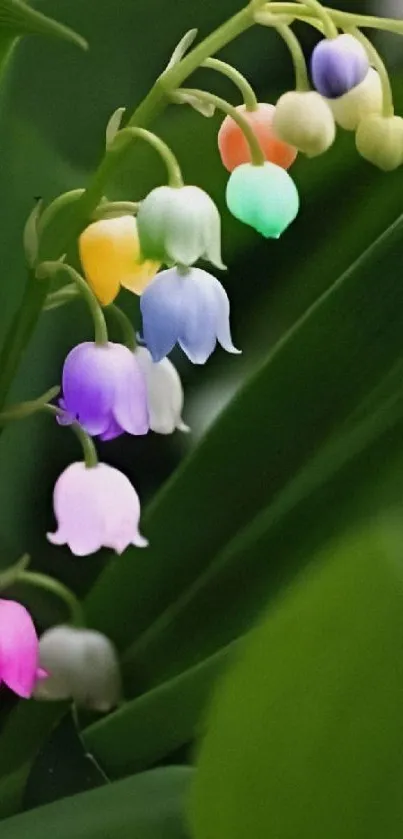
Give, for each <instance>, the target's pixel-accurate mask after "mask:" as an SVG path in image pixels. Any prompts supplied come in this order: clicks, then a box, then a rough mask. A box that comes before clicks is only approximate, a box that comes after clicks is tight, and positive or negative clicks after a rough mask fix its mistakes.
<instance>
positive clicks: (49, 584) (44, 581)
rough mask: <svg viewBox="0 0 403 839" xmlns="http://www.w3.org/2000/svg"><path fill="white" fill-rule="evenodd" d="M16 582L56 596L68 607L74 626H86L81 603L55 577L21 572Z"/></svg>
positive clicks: (34, 572)
mask: <svg viewBox="0 0 403 839" xmlns="http://www.w3.org/2000/svg"><path fill="white" fill-rule="evenodd" d="M15 582H16V583H23V584H24V585H28V586H35V587H36V588H41V589H42V590H43V591H49V592H50V593H51V594H54V595H56V597H59V598H60V600H63V602H64V603H65V605H66V606H67V608H68V610H69V612H70V616H71V623H72V624H73V626H77V627H80V626H85V618H84V612H83V608H82V606H81V603H80V601H79V600H78V599H77V597H76V596H75V594H73V592H72V591H71V590H70V589H69V588H67V586H65V585H63V583H61V582H59V580H55V579H54V578H53V577H48V575H47V574H40V573H38V572H36V571H20V573H19V574H18V576H17V578H16V580H15Z"/></svg>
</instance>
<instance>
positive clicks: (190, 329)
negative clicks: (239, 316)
mask: <svg viewBox="0 0 403 839" xmlns="http://www.w3.org/2000/svg"><path fill="white" fill-rule="evenodd" d="M140 309H141V314H142V317H143V334H144V340H145V343H146V346H147V348H148V349H149V351H150V353H151V356H152V358H153V360H154V361H161V359H162V358H164V357H165V356H166V355H168V353H170V352H171V350H172V349H173V347H174V346H175V344H176V343H178V344H179V346H180V347H182V349H183V351H184V352H185V353H186V355H187V356H188V358H189V359H190V361H192V362H193V364H204V363H205V362H206V361H207V359H208V357H209V356H210V355H211V353H212V352H213V350H214V348H215V345H216V342H217V341H218V342H219V343H220V344H221V346H222V347H223V349H224V350H227V352H231V353H237V352H238V350H237V349H236V348H235V347H234V345H233V343H232V338H231V332H230V326H229V300H228V296H227V294H226V291H225V289H224V288H223V286H222V285H221V283H220V282H219V281H218V280H217V279H216V278H215V277H213V276H212V275H211V274H208V273H207V271H202V270H201V268H192V269H190V270H189V271H186V272H179V271H178V270H177V269H176V268H171V269H169V270H167V271H161V273H160V274H157V276H156V277H155V278H154V280H153V281H152V282H151V283H150V285H149V286H148V288H147V289H146V290H145V292H144V294H143V295H142V297H141V299H140Z"/></svg>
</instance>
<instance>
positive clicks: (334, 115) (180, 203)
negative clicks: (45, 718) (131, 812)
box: [0, 0, 403, 711]
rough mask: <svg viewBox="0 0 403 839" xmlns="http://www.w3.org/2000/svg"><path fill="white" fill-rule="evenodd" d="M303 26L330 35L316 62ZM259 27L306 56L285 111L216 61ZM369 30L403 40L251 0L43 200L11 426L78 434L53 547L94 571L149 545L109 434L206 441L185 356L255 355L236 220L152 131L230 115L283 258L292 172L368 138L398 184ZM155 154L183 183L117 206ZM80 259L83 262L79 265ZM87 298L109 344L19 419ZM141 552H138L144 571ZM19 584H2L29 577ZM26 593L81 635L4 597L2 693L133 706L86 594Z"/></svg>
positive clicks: (78, 354)
mask: <svg viewBox="0 0 403 839" xmlns="http://www.w3.org/2000/svg"><path fill="white" fill-rule="evenodd" d="M35 14H36V13H35ZM294 21H302V22H305V23H306V24H307V25H309V26H312V27H314V29H315V30H316V31H317V33H319V34H318V42H317V44H316V46H315V48H314V49H313V51H312V55H311V56H310V61H309V63H307V62H306V59H305V56H304V53H303V51H302V48H301V45H300V43H299V41H298V38H297V36H296V34H295V32H294V31H293V29H292V25H293V23H294ZM254 26H262V27H267V28H268V29H271V30H272V31H273V32H275V33H276V34H277V35H278V37H281V38H282V39H283V40H284V42H285V44H286V46H287V48H288V51H289V54H290V59H291V61H292V64H293V68H294V75H295V84H294V86H293V89H292V90H288V91H283V92H282V94H281V96H280V97H279V99H278V101H277V102H258V101H257V98H256V95H255V93H254V91H253V89H252V87H251V85H250V84H249V82H248V81H247V79H245V78H244V77H243V76H242V74H241V73H240V72H239V71H238V70H237V69H236V68H235V67H233V66H231V65H229V64H227V63H225V62H223V61H221V60H220V59H219V58H216V57H215V56H216V54H217V53H218V52H219V51H220V49H221V48H222V47H224V46H225V45H226V44H228V43H229V42H230V41H232V40H233V39H234V38H236V37H238V36H240V35H242V33H243V32H245V31H246V30H248V29H251V28H252V27H254ZM363 28H369V29H371V28H375V29H377V28H378V29H382V30H385V31H389V32H391V33H396V34H400V35H402V34H403V21H398V20H390V19H386V18H379V17H369V16H362V15H360V14H355V13H350V12H341V11H338V10H336V9H328V8H327V7H325V6H323V5H321V3H319V2H318V0H305V2H284V3H282V2H261V0H251V2H250V3H249V4H248V5H247V6H246V7H245V8H244V9H242V10H241V11H239V12H238V13H237V14H235V15H234V17H232V18H231V19H230V20H229V21H227V23H225V24H223V25H222V26H221V27H220V28H219V29H218V30H217V31H216V32H214V33H212V34H211V35H209V36H208V37H207V38H206V39H205V40H204V41H202V42H200V43H198V44H196V45H195V46H194V45H193V41H194V39H195V37H196V35H197V32H196V30H192V31H191V32H190V33H187V34H186V35H185V36H184V37H183V38H182V39H181V41H180V42H179V44H178V46H177V47H176V48H175V50H174V53H173V55H172V57H171V59H170V61H169V62H168V64H167V67H166V68H165V70H164V71H163V72H162V73H161V75H160V77H159V78H158V79H157V81H156V83H155V85H154V87H153V88H152V89H151V91H150V92H149V93H148V94H147V96H146V97H145V99H144V100H143V102H141V103H140V104H139V105H138V107H137V109H136V110H135V111H134V113H133V114H132V115H131V116H129V118H126V111H125V108H122V107H118V108H117V109H116V111H115V113H114V114H113V115H112V117H111V119H110V120H109V122H108V125H107V130H106V148H105V154H104V157H103V159H102V161H101V162H100V165H99V167H98V169H97V170H96V172H95V173H94V175H93V177H92V179H91V180H90V182H89V184H88V186H87V188H86V189H77V190H74V191H71V192H68V193H65V194H64V195H61V196H58V197H57V198H56V199H55V200H54V201H53V202H51V203H50V204H49V205H48V206H43V205H42V203H41V202H39V203H38V204H36V206H35V208H34V210H33V211H32V213H31V215H30V217H29V219H28V221H27V224H26V226H25V230H24V236H23V243H24V249H25V255H26V261H27V266H28V280H27V287H26V291H25V295H24V298H23V300H22V303H21V306H20V308H19V310H18V311H17V312H16V315H15V319H14V321H13V323H12V324H11V326H10V331H9V334H8V336H7V338H6V340H5V343H4V347H3V350H2V353H1V355H0V408H1V413H0V424H1V425H5V424H6V423H9V422H12V421H14V420H23V419H24V418H25V417H28V416H30V415H32V414H33V413H40V412H42V413H43V414H47V415H48V419H47V421H48V422H50V421H52V422H55V423H56V422H57V423H58V425H59V428H60V434H63V433H68V431H69V430H72V431H73V432H74V433H75V434H76V435H77V437H78V440H79V443H80V445H81V447H82V458H81V459H79V460H77V461H76V462H74V463H72V464H70V465H69V466H68V467H67V468H66V469H65V470H64V472H63V473H62V474H61V475H60V477H59V478H58V479H57V481H56V485H55V489H54V499H53V500H54V514H55V519H56V524H55V527H54V529H53V530H51V531H50V532H49V533H48V534H47V535H48V539H49V540H50V542H52V543H53V544H54V545H57V546H59V545H67V546H68V548H69V549H70V551H71V552H72V554H74V555H75V556H77V557H86V556H88V555H90V554H93V553H95V552H96V551H98V550H99V549H100V548H107V549H110V550H111V551H113V552H115V553H116V554H121V553H122V552H123V551H125V550H126V549H127V548H128V547H129V546H132V548H134V549H136V548H146V547H147V544H148V542H147V533H145V534H144V535H143V533H142V532H141V531H140V517H141V515H140V514H141V510H140V500H139V497H138V495H137V492H136V490H135V489H134V487H133V486H132V485H131V483H130V481H129V480H128V478H127V477H126V476H125V475H124V474H123V472H121V471H119V470H118V469H116V468H114V467H112V466H110V465H108V464H107V463H100V462H99V461H98V455H97V451H96V448H95V444H94V438H95V439H100V440H102V441H103V442H104V443H108V441H111V440H113V439H114V438H116V437H119V436H121V435H123V434H129V435H134V436H137V437H144V446H145V447H146V446H147V436H148V435H149V434H150V433H152V432H154V433H158V434H163V435H167V434H172V433H174V432H176V431H177V430H179V431H182V432H185V431H189V429H188V427H187V425H186V424H185V422H184V419H183V417H182V412H183V407H184V394H183V388H182V383H181V380H180V377H179V374H178V372H177V370H176V369H175V367H174V365H173V364H172V361H171V360H170V359H169V358H168V356H169V355H170V353H171V351H172V350H173V349H174V347H176V346H178V347H179V348H180V349H181V350H182V351H183V353H184V354H185V356H187V359H189V360H190V362H192V363H194V364H198V365H200V364H205V363H206V362H207V360H208V359H209V357H210V356H211V354H212V353H213V351H214V350H215V349H216V347H217V345H218V346H219V347H221V348H222V349H224V350H225V351H226V352H228V353H230V354H233V355H237V354H238V353H239V350H238V349H237V346H236V343H237V342H236V340H235V343H234V341H233V338H232V334H231V326H232V327H233V328H234V330H235V333H236V324H231V326H230V298H231V278H230V276H227V275H223V274H222V273H221V272H223V271H224V270H225V254H224V255H223V254H222V243H221V232H222V225H225V223H226V218H225V215H224V218H223V219H221V218H220V214H219V211H218V208H217V206H216V204H215V203H214V201H213V200H212V198H211V197H210V196H209V195H208V194H207V193H206V192H205V191H204V190H203V189H201V187H200V186H199V185H198V184H197V183H186V182H185V180H184V177H183V173H182V170H181V166H180V161H178V159H177V157H176V155H175V153H174V151H173V150H172V149H171V148H170V147H169V146H168V145H167V143H166V142H164V141H163V140H162V139H161V138H159V137H158V136H157V135H156V134H154V133H153V132H152V131H151V130H150V129H149V126H150V124H151V123H152V121H153V119H154V118H155V117H156V116H158V115H159V114H160V113H161V111H162V110H163V109H164V108H165V107H169V106H172V107H176V106H178V105H181V106H182V107H192V108H194V109H195V110H196V111H197V112H198V113H199V114H200V115H201V118H202V117H207V118H211V117H213V116H214V115H215V114H216V112H220V113H221V114H222V120H221V124H220V126H218V133H217V147H218V148H217V154H218V155H219V156H220V158H221V162H222V165H223V167H224V168H225V170H226V171H227V173H228V179H227V185H226V193H225V198H226V204H227V208H228V211H229V212H230V213H231V214H232V215H233V216H234V217H235V218H236V219H237V220H238V221H239V223H241V224H242V223H243V224H246V225H248V226H250V227H251V228H253V229H254V230H255V231H257V233H258V234H260V235H261V236H263V237H265V239H267V240H270V241H268V244H267V248H268V253H269V252H270V251H269V249H270V248H275V247H276V243H275V240H277V239H278V238H279V237H280V236H282V235H287V230H288V228H289V226H290V225H291V224H292V223H294V222H295V220H296V219H297V216H298V212H299V207H300V202H301V203H302V204H303V201H304V195H303V194H302V195H301V196H299V193H298V189H297V186H296V184H295V182H294V178H293V174H290V172H291V173H293V166H294V165H295V163H296V161H298V159H299V158H300V157H301V156H306V157H307V158H309V159H310V163H309V165H310V166H314V165H315V158H316V157H317V156H318V155H322V154H324V153H326V152H327V151H328V150H329V149H330V148H331V146H332V145H333V143H334V142H335V140H336V138H337V132H338V131H340V130H346V131H353V132H355V135H356V147H357V151H358V153H359V154H361V155H362V157H363V158H365V159H366V160H367V161H369V162H370V163H372V164H374V165H376V166H378V167H379V168H381V169H383V170H385V171H391V170H393V169H396V168H397V167H398V166H400V165H401V164H402V163H403V120H402V118H401V117H399V116H397V115H395V113H394V107H393V95H392V89H391V84H390V80H389V76H388V73H387V70H386V67H385V65H384V63H383V61H382V59H381V57H380V55H379V54H378V52H377V51H376V50H375V48H374V46H373V45H372V42H371V41H370V40H368V38H367V37H366V36H364V35H363V33H362V29H363ZM199 68H200V69H202V70H203V71H205V72H206V80H207V77H208V73H209V72H210V73H213V74H214V73H220V74H223V75H224V76H226V77H227V78H228V79H230V80H231V81H232V82H233V84H234V89H235V90H236V95H237V96H238V101H237V102H236V103H235V104H232V103H230V102H228V101H227V100H225V99H223V98H221V97H219V96H217V95H216V94H215V93H214V92H212V91H210V90H206V89H203V90H201V89H198V88H194V87H192V86H191V85H190V86H188V85H187V83H186V82H187V79H188V78H189V77H190V76H191V75H192V74H193V72H194V71H195V70H197V69H199ZM239 96H240V97H241V101H240V102H239ZM200 130H201V132H202V130H203V129H202V126H201V129H200ZM139 142H146V143H148V144H149V145H150V146H151V147H152V148H153V149H154V151H155V152H156V154H157V155H159V157H160V159H161V160H162V161H163V163H164V165H165V170H166V177H165V178H163V179H162V182H161V183H160V184H159V185H158V186H156V187H155V188H154V189H153V190H151V192H150V193H149V194H148V195H129V194H125V195H122V196H121V197H120V199H119V200H118V201H111V200H109V198H108V196H107V192H108V188H109V181H110V178H111V176H112V175H113V174H114V172H115V170H116V168H117V167H118V166H119V165H120V163H121V161H122V159H123V158H125V157H126V156H128V154H129V152H130V154H132V155H134V153H135V150H136V145H137V144H138V143H139ZM76 252H77V254H78V258H79V263H80V265H79V266H78V265H77V264H74V258H72V257H71V254H74V253H76ZM217 272H220V273H219V276H216V274H217ZM223 277H225V279H223ZM127 293H129V294H130V293H131V294H133V295H135V297H136V298H139V304H138V305H139V311H140V315H141V319H142V327H141V330H140V338H139V339H138V340H139V344H140V345H139V346H137V336H136V333H135V329H134V324H132V323H131V322H130V321H129V319H128V318H127V316H126V315H125V314H124V312H123V310H122V308H121V307H120V306H119V303H120V299H119V298H120V295H124V294H127ZM81 300H83V301H85V303H86V305H87V306H88V310H89V312H90V314H91V317H92V321H93V334H89V336H88V340H86V341H84V342H83V343H80V344H77V345H76V346H72V347H71V348H70V349H69V352H68V354H67V357H66V359H65V360H64V363H63V365H62V369H61V370H60V382H59V383H56V384H55V383H54V382H52V383H50V384H51V385H52V387H51V388H50V389H49V390H48V391H47V393H45V394H44V395H43V396H41V397H38V398H37V399H34V400H31V401H26V402H23V403H21V404H20V405H9V404H8V402H7V400H8V393H9V390H10V387H11V385H12V383H13V379H14V377H15V374H16V372H17V369H18V365H19V361H20V358H21V357H22V355H23V352H24V350H25V349H26V347H27V345H28V343H29V340H30V337H31V334H32V331H33V329H34V327H35V325H36V323H37V320H38V318H39V317H40V316H41V315H42V313H44V316H45V317H48V318H49V317H51V316H52V311H53V310H54V309H55V308H57V307H59V306H64V305H67V304H69V305H71V306H74V305H77V304H78V302H79V301H81ZM116 301H117V302H116ZM110 318H114V319H115V320H116V321H117V324H118V327H119V329H120V341H119V342H112V341H110V339H109V333H108V326H109V319H110ZM229 363H234V364H235V363H236V360H235V359H234V360H233V361H231V362H229ZM55 400H57V402H55ZM136 555H137V554H136V551H135V550H133V556H132V561H133V562H136ZM16 574H17V572H16ZM24 575H25V576H24ZM1 579H2V578H1V575H0V590H1V588H2V585H1ZM10 579H11V578H10ZM10 579H8V578H7V580H6V581H5V583H4V586H3V587H7V585H10V584H11V582H13V581H15V580H14V578H13V580H11V582H10ZM16 579H17V577H16ZM18 579H23V581H24V582H25V583H27V584H31V585H37V586H41V587H43V588H48V589H51V590H53V592H54V593H56V594H58V595H59V596H60V597H61V598H62V599H63V600H64V602H65V605H66V606H67V608H68V611H69V614H70V623H71V625H70V626H61V627H58V628H56V629H52V628H51V629H49V631H47V632H45V634H44V636H43V637H42V639H41V641H40V642H39V641H38V637H37V632H36V629H35V626H34V623H33V621H32V618H31V616H30V615H29V614H28V612H27V610H26V609H25V607H23V606H22V605H21V604H19V603H17V602H15V601H11V600H7V599H0V681H2V682H4V684H6V685H7V686H8V687H9V688H10V689H11V690H13V691H14V692H15V693H16V694H18V696H21V697H29V696H31V695H32V694H33V693H34V694H35V696H36V697H37V698H42V699H47V700H51V699H61V698H72V699H73V700H74V701H75V702H77V703H79V704H84V705H85V706H86V707H90V708H92V709H97V710H102V711H107V710H109V709H110V708H111V707H113V706H114V705H116V704H117V703H118V702H119V701H120V692H121V685H120V675H119V665H118V660H117V654H116V651H115V650H114V648H113V647H112V645H111V644H110V642H109V641H108V639H107V638H105V637H104V636H100V635H99V633H93V632H91V630H89V629H86V628H85V627H84V619H85V618H84V615H83V614H82V610H81V606H80V604H79V603H78V602H77V600H76V598H75V597H74V595H73V594H72V593H71V592H69V590H68V589H66V587H65V586H63V585H62V584H59V583H58V582H57V581H53V580H51V579H50V578H47V577H45V576H44V575H41V574H35V573H34V572H28V571H26V570H25V569H24V568H22V570H21V568H20V567H19V566H18ZM133 598H135V592H134V593H133ZM88 661H91V662H92V664H91V667H92V670H91V673H89V672H88V667H87V663H88Z"/></svg>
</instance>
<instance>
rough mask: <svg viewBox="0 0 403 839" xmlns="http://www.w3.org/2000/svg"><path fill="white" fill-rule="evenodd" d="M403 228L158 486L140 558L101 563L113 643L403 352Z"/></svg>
mask: <svg viewBox="0 0 403 839" xmlns="http://www.w3.org/2000/svg"><path fill="white" fill-rule="evenodd" d="M402 230H403V224H402V222H401V221H400V220H398V221H397V222H396V224H394V225H393V226H392V227H391V228H390V229H389V230H388V231H387V233H385V234H384V235H383V236H382V237H381V238H380V239H379V240H378V241H377V242H376V243H375V244H374V245H373V246H372V247H371V248H370V249H369V250H368V251H367V252H366V253H365V254H364V255H363V257H362V258H361V259H359V260H358V261H357V262H356V263H355V264H354V265H353V266H352V268H351V269H350V270H349V271H347V272H346V273H345V274H344V275H342V277H341V278H340V279H339V280H337V282H336V283H334V285H333V286H332V287H331V288H330V289H329V290H328V291H327V292H326V293H325V294H324V295H322V297H321V298H320V299H319V300H318V301H317V302H316V303H315V304H314V305H313V306H312V307H311V308H310V309H309V311H308V312H307V313H306V314H305V315H304V316H303V317H302V318H301V319H300V320H299V321H298V322H297V324H296V325H295V326H294V327H293V328H292V329H291V330H290V331H289V332H288V333H287V334H286V336H285V337H284V338H283V339H282V340H281V341H280V342H279V343H278V344H277V346H276V347H275V349H274V350H273V352H272V353H271V354H270V356H269V358H268V359H266V360H265V361H264V362H263V364H262V365H261V366H260V367H259V369H258V370H257V372H256V373H255V375H254V376H253V377H252V378H251V379H250V380H249V381H248V382H247V384H246V386H245V387H244V388H243V389H242V390H241V391H240V392H239V393H238V395H237V396H236V397H235V399H234V400H233V402H232V403H231V405H230V406H229V407H228V409H227V410H225V411H224V412H223V414H222V415H221V416H220V418H219V419H218V421H217V422H216V423H215V425H214V426H213V427H212V428H211V429H210V430H209V432H208V433H207V435H206V436H205V438H204V439H203V440H202V441H201V443H200V445H199V446H198V447H197V449H196V450H195V451H194V452H193V453H192V455H191V457H189V458H188V459H187V461H186V462H185V463H184V464H183V466H182V467H181V468H180V469H179V470H178V471H177V472H176V474H175V475H174V477H173V479H172V480H171V481H170V482H169V483H168V484H167V485H166V486H165V487H164V489H163V490H162V492H161V493H160V494H159V496H157V498H156V499H155V501H154V502H153V503H152V505H151V506H150V507H149V509H148V511H147V513H146V515H145V517H144V524H143V529H144V532H145V534H146V535H147V536H148V537H149V539H150V547H149V548H148V550H147V556H144V555H140V552H139V551H134V550H128V551H127V552H126V553H125V555H124V556H122V557H121V558H119V559H117V560H116V561H114V562H113V563H111V564H110V565H109V566H108V567H107V568H106V570H105V571H104V572H103V574H102V575H101V577H100V579H99V580H98V582H97V584H96V585H95V587H94V589H93V591H92V593H91V595H90V597H89V600H88V613H89V619H90V621H91V623H93V624H94V625H96V626H98V627H99V628H100V629H102V630H103V631H106V633H107V634H108V635H111V636H112V637H113V638H114V640H115V641H116V642H117V643H118V645H119V646H120V647H125V646H127V645H128V643H129V642H130V641H131V640H134V639H135V638H136V636H137V635H138V634H139V633H140V632H141V631H143V630H145V629H146V628H147V626H148V625H150V623H151V622H152V621H154V620H155V619H156V618H157V616H158V615H159V614H160V613H161V612H162V611H163V610H164V609H165V608H166V607H167V606H168V605H169V604H170V603H171V602H172V600H174V599H176V598H177V597H178V596H180V594H181V593H182V592H184V591H185V590H186V589H187V588H188V586H190V585H191V584H192V582H194V580H195V579H196V578H197V577H198V575H199V574H200V573H201V571H203V570H205V569H206V568H208V566H209V565H210V564H211V562H212V561H213V559H214V557H215V556H216V554H217V553H218V551H220V550H221V549H222V548H223V547H224V545H225V544H226V542H227V541H228V540H229V539H230V538H232V537H233V536H234V535H235V533H236V532H237V531H238V530H240V529H241V528H242V527H244V526H245V525H246V524H247V523H248V521H249V520H250V519H251V517H254V516H255V515H257V514H258V513H259V511H261V510H262V509H264V508H265V507H267V505H268V504H269V503H270V501H271V500H272V499H273V498H274V497H275V496H276V495H277V494H278V493H279V492H280V491H281V490H283V489H284V488H285V487H286V486H287V484H288V483H289V481H290V480H291V478H292V477H293V476H294V475H295V473H296V471H297V470H299V469H301V468H302V467H303V466H304V464H306V463H307V461H308V460H309V458H310V457H312V455H313V454H314V452H315V451H316V450H317V449H318V448H319V446H320V445H321V444H322V443H324V442H325V441H326V440H327V439H328V438H329V437H330V435H331V434H332V433H334V432H335V430H336V429H337V428H338V427H339V426H340V423H342V422H344V421H345V420H346V419H347V417H348V416H349V414H350V413H352V411H353V410H354V409H356V407H357V406H358V405H359V404H360V403H361V402H362V401H363V400H364V399H365V398H366V397H367V396H368V394H369V393H370V392H371V391H372V390H373V389H374V387H375V386H376V385H377V384H378V383H379V382H380V381H381V380H382V378H383V377H384V376H385V375H386V374H387V373H388V371H389V370H390V368H391V367H392V366H393V365H394V364H395V363H396V361H397V360H398V359H399V358H401V357H402V355H403V350H402V342H401V322H400V321H401V318H400V310H401V307H402V306H403V285H402V283H401V259H402V246H401V240H402ZM386 260H387V261H388V270H387V271H385V270H384V265H385V262H386ZM380 278H382V279H381V280H380ZM296 371H298V375H296ZM144 553H145V552H144ZM145 569H147V573H145ZM133 592H135V593H136V604H137V605H136V608H135V609H133ZM116 603H119V609H116V608H115V605H116Z"/></svg>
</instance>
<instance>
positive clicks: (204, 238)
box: [137, 186, 225, 268]
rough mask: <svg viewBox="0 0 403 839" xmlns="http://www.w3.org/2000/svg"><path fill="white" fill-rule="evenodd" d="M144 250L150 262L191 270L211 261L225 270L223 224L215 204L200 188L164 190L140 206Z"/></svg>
mask: <svg viewBox="0 0 403 839" xmlns="http://www.w3.org/2000/svg"><path fill="white" fill-rule="evenodd" d="M137 225H138V231H139V236H140V244H141V250H142V253H143V254H144V256H145V257H146V258H147V259H153V260H157V261H158V262H165V263H166V264H167V265H172V264H174V263H177V264H178V265H184V266H190V265H193V263H194V262H197V260H198V259H201V258H202V259H207V260H208V261H209V262H211V263H212V264H213V265H215V266H216V267H217V268H224V267H225V266H224V265H223V262H222V259H221V220H220V214H219V212H218V210H217V207H216V205H215V204H214V201H212V200H211V198H210V196H209V195H207V193H206V192H204V191H203V190H202V189H199V187H197V186H182V187H170V186H160V187H157V188H156V189H153V190H152V191H151V192H150V193H149V195H147V197H146V198H145V199H144V201H143V202H142V204H141V206H140V210H139V214H138V217H137Z"/></svg>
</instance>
